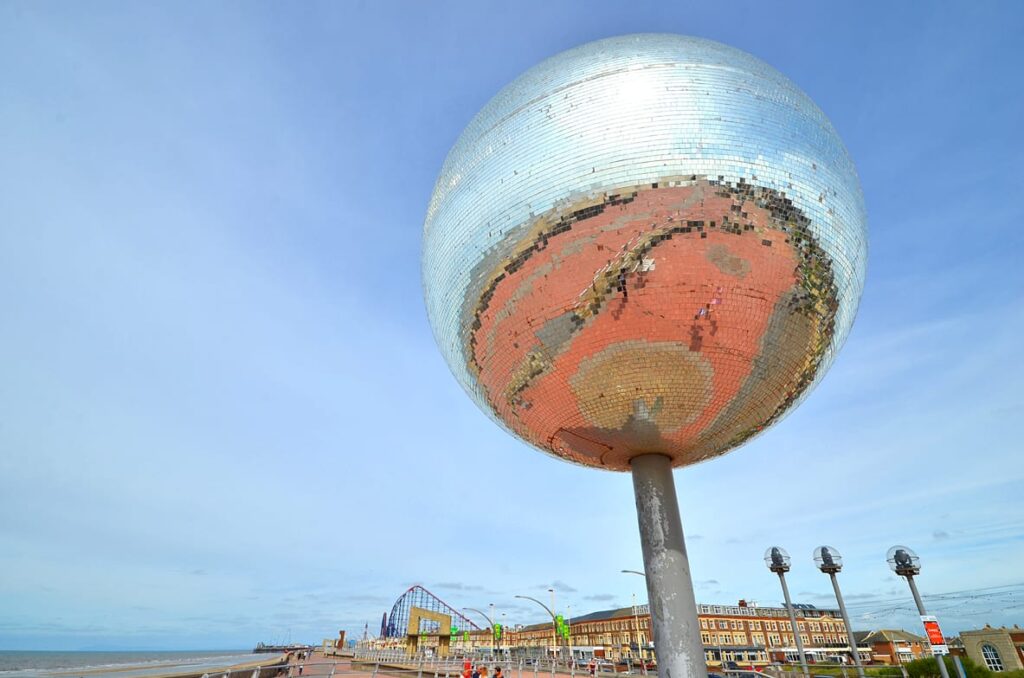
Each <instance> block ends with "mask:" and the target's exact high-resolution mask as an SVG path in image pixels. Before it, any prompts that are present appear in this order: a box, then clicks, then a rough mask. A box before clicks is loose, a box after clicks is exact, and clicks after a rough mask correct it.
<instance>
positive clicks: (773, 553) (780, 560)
mask: <svg viewBox="0 0 1024 678" xmlns="http://www.w3.org/2000/svg"><path fill="white" fill-rule="evenodd" d="M764 562H765V564H766V565H767V566H768V569H769V570H771V571H772V572H774V573H775V574H777V575H779V582H780V583H781V584H782V596H783V597H784V598H785V599H786V611H787V612H789V623H790V626H792V627H793V640H794V641H796V651H797V654H798V655H799V656H800V669H801V670H802V671H803V674H804V675H805V676H809V675H810V674H809V673H808V671H807V655H806V654H805V653H804V641H803V639H802V638H801V637H800V628H799V627H798V626H797V623H796V611H795V610H794V609H793V601H791V600H790V599H789V587H788V586H787V585H786V573H787V572H789V554H788V553H786V549H784V548H782V547H781V546H772V547H771V548H769V549H768V550H767V551H765V552H764Z"/></svg>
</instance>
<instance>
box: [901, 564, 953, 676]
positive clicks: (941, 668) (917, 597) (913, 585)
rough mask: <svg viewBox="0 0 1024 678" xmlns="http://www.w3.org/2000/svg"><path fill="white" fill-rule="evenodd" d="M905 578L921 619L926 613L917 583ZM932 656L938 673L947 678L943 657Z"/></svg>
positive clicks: (909, 577)
mask: <svg viewBox="0 0 1024 678" xmlns="http://www.w3.org/2000/svg"><path fill="white" fill-rule="evenodd" d="M906 577H907V583H908V584H910V592H911V593H913V594H914V602H915V603H917V612H918V614H920V615H921V616H922V617H923V616H925V615H926V614H928V613H927V612H926V611H925V609H924V601H923V600H921V594H920V593H918V592H917V583H916V582H914V575H912V574H908V575H906ZM932 656H934V657H935V661H937V662H938V663H939V673H941V674H942V678H949V671H947V670H946V660H945V659H944V658H943V656H942V655H941V654H940V655H935V654H933V655H932Z"/></svg>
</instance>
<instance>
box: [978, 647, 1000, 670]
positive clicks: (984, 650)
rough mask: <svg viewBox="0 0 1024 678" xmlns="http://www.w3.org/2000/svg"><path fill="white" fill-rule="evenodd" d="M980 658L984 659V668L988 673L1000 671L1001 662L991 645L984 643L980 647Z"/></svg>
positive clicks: (996, 651) (997, 652)
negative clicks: (986, 668)
mask: <svg viewBox="0 0 1024 678" xmlns="http://www.w3.org/2000/svg"><path fill="white" fill-rule="evenodd" d="M981 656H982V657H984V658H985V666H987V667H988V670H989V671H1002V670H1003V660H1002V659H1000V657H999V651H998V650H996V648H995V647H994V646H992V645H989V644H988V643H985V644H984V645H982V646H981Z"/></svg>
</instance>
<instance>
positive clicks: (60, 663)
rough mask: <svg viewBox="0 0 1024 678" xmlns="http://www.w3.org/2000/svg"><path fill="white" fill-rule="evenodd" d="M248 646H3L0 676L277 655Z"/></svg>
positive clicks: (116, 675)
mask: <svg viewBox="0 0 1024 678" xmlns="http://www.w3.org/2000/svg"><path fill="white" fill-rule="evenodd" d="M277 656H278V655H276V654H253V653H252V652H247V651H245V650H218V651H189V650H185V651H178V652H20V651H6V650H0V678H79V676H81V677H82V678H144V677H145V676H157V675H167V674H173V673H186V672H191V673H199V672H200V671H203V672H205V671H210V672H211V673H212V672H215V671H216V670H217V669H223V668H226V667H228V666H233V665H235V664H244V663H248V662H257V661H260V659H266V660H267V661H268V662H270V661H271V660H273V659H276V658H277Z"/></svg>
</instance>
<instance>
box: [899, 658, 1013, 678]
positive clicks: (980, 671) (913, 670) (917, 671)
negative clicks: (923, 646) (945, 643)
mask: <svg viewBox="0 0 1024 678" xmlns="http://www.w3.org/2000/svg"><path fill="white" fill-rule="evenodd" d="M945 660H946V670H947V671H948V672H949V678H959V676H960V674H959V673H957V670H956V665H955V664H954V663H953V658H952V657H950V656H946V657H945ZM960 662H961V663H962V664H963V665H964V673H966V674H967V678H996V676H998V678H1018V677H1016V676H1013V674H1015V673H1024V672H1018V671H1004V672H1002V673H998V674H995V673H993V672H991V671H989V670H988V669H987V668H985V667H984V666H979V665H978V664H975V663H974V662H973V661H971V660H970V659H968V658H967V657H960ZM903 666H904V667H905V668H906V669H907V673H908V674H910V678H939V676H940V675H942V674H940V673H939V664H938V662H936V661H935V657H927V658H925V659H915V660H914V661H912V662H908V663H906V664H904V665H903ZM1020 678H1024V676H1021V677H1020Z"/></svg>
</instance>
